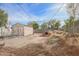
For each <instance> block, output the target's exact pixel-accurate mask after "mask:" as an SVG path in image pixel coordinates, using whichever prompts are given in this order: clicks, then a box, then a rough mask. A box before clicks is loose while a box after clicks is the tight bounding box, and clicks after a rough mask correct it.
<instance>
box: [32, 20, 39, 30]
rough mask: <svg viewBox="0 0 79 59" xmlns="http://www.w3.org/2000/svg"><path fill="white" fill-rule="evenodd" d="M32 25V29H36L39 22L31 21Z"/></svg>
mask: <svg viewBox="0 0 79 59" xmlns="http://www.w3.org/2000/svg"><path fill="white" fill-rule="evenodd" d="M32 26H33V29H38V28H39V24H38V23H37V22H35V21H34V22H32Z"/></svg>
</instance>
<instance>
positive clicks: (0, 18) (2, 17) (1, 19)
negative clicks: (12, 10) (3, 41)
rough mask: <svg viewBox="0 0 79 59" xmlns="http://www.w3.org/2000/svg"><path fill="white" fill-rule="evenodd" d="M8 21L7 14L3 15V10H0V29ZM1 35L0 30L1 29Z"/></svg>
mask: <svg viewBox="0 0 79 59" xmlns="http://www.w3.org/2000/svg"><path fill="white" fill-rule="evenodd" d="M7 20H8V14H7V13H5V11H4V10H1V9H0V27H3V26H4V27H5V26H6V24H7ZM1 35H2V28H1Z"/></svg>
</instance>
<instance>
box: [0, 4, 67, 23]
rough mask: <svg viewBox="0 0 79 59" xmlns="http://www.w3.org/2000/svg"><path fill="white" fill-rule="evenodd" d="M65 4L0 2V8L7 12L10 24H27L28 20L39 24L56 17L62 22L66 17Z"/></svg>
mask: <svg viewBox="0 0 79 59" xmlns="http://www.w3.org/2000/svg"><path fill="white" fill-rule="evenodd" d="M65 6H66V4H55V3H26V4H22V3H20V4H16V3H15V4H13V3H12V4H11V3H7V4H5V3H4V4H0V9H3V10H5V12H7V13H8V16H9V17H8V20H9V23H10V24H15V23H22V24H27V23H28V22H30V21H37V22H38V23H39V24H40V23H42V22H46V21H48V20H50V19H58V20H60V21H61V22H62V23H63V21H64V20H65V19H67V18H68V16H67V12H66V9H65ZM59 9H60V10H59Z"/></svg>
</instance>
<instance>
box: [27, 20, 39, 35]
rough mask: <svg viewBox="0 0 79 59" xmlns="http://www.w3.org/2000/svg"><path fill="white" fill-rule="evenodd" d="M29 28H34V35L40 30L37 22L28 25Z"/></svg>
mask: <svg viewBox="0 0 79 59" xmlns="http://www.w3.org/2000/svg"><path fill="white" fill-rule="evenodd" d="M27 26H31V27H33V34H34V32H35V31H36V30H37V29H39V24H38V23H37V22H35V21H32V22H30V23H28V25H27Z"/></svg>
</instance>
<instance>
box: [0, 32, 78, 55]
mask: <svg viewBox="0 0 79 59" xmlns="http://www.w3.org/2000/svg"><path fill="white" fill-rule="evenodd" d="M2 41H3V42H4V43H5V45H4V46H3V47H1V48H0V55H2V56H79V35H77V34H75V36H73V35H71V34H70V35H69V34H68V33H67V34H66V33H64V32H62V31H56V32H52V34H51V35H50V36H47V37H46V36H41V34H38V33H37V34H34V35H30V36H25V37H24V36H19V37H9V38H4V40H2Z"/></svg>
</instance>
